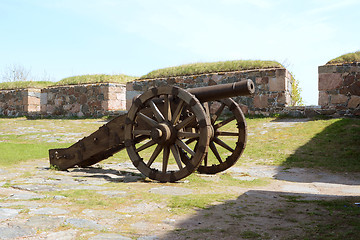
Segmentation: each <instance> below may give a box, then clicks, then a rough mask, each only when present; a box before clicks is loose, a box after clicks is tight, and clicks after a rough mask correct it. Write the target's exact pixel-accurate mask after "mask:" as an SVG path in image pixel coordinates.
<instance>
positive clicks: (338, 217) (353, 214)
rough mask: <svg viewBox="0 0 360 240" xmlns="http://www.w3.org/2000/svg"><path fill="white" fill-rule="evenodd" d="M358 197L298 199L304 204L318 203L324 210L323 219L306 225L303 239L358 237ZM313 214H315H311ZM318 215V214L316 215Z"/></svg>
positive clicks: (359, 224)
mask: <svg viewBox="0 0 360 240" xmlns="http://www.w3.org/2000/svg"><path fill="white" fill-rule="evenodd" d="M359 201H360V199H359V198H358V197H356V198H355V197H354V198H348V199H338V200H317V201H298V203H303V204H316V205H318V207H319V208H320V209H319V210H322V212H321V214H319V213H317V214H315V215H317V217H319V216H321V221H319V220H318V221H315V222H314V224H311V225H310V226H307V227H304V230H305V236H303V238H302V239H319V240H320V239H327V240H335V239H358V238H359V234H360V218H359V216H360V207H358V206H357V205H355V202H359ZM311 215H313V214H311ZM309 217H310V216H309ZM315 217H316V216H315Z"/></svg>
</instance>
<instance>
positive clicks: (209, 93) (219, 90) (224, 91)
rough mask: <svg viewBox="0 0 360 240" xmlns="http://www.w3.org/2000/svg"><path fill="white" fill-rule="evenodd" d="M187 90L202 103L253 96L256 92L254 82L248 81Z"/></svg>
mask: <svg viewBox="0 0 360 240" xmlns="http://www.w3.org/2000/svg"><path fill="white" fill-rule="evenodd" d="M186 90H187V91H189V92H190V93H191V94H194V95H195V96H196V98H197V99H198V100H199V101H200V102H208V101H214V100H219V99H223V98H229V97H236V96H247V95H252V94H253V93H254V92H255V86H254V83H253V81H251V80H250V79H247V80H244V81H240V82H234V83H227V84H219V85H213V86H207V87H199V88H191V89H186Z"/></svg>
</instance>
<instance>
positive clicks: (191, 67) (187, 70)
mask: <svg viewBox="0 0 360 240" xmlns="http://www.w3.org/2000/svg"><path fill="white" fill-rule="evenodd" d="M282 67H283V66H282V65H281V64H280V63H278V62H276V61H260V60H236V61H222V62H209V63H191V64H185V65H180V66H175V67H168V68H163V69H157V70H154V71H152V72H150V73H148V74H146V75H144V76H142V77H140V79H148V78H163V77H175V76H186V75H196V74H204V73H213V72H231V71H243V70H252V69H263V68H282Z"/></svg>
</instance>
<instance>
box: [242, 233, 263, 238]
mask: <svg viewBox="0 0 360 240" xmlns="http://www.w3.org/2000/svg"><path fill="white" fill-rule="evenodd" d="M240 236H241V237H242V238H245V239H259V238H260V237H261V234H259V233H256V232H253V231H243V232H242V233H241V234H240Z"/></svg>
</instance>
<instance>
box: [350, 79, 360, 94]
mask: <svg viewBox="0 0 360 240" xmlns="http://www.w3.org/2000/svg"><path fill="white" fill-rule="evenodd" d="M348 89H349V92H350V93H351V94H352V95H356V96H360V81H357V82H354V83H353V84H351V85H350V86H349V88H348Z"/></svg>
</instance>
